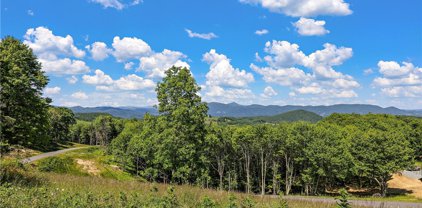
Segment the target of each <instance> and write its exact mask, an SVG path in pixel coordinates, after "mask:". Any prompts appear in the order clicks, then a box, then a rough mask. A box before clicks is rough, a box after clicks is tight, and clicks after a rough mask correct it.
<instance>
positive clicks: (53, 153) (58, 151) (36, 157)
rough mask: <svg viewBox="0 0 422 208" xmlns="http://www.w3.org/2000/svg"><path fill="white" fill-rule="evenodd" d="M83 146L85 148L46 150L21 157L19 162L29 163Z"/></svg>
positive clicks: (75, 148)
mask: <svg viewBox="0 0 422 208" xmlns="http://www.w3.org/2000/svg"><path fill="white" fill-rule="evenodd" d="M83 148H87V147H74V148H69V149H62V150H57V151H54V152H46V153H42V154H39V155H35V156H32V157H28V158H25V159H22V160H21V162H22V163H23V164H25V163H31V162H34V161H36V160H40V159H43V158H46V157H51V156H55V155H58V154H62V153H65V152H69V151H72V150H77V149H83Z"/></svg>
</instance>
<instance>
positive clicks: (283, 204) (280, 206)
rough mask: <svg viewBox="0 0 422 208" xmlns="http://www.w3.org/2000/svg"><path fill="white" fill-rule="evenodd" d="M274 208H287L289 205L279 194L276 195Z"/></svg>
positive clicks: (281, 194)
mask: <svg viewBox="0 0 422 208" xmlns="http://www.w3.org/2000/svg"><path fill="white" fill-rule="evenodd" d="M276 208H289V204H288V203H287V200H286V199H284V198H283V193H282V192H280V194H279V195H278V203H277V205H276Z"/></svg>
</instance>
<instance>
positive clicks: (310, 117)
mask: <svg viewBox="0 0 422 208" xmlns="http://www.w3.org/2000/svg"><path fill="white" fill-rule="evenodd" d="M321 119H322V116H320V115H318V114H316V113H312V112H309V111H305V110H294V111H289V112H286V113H281V114H278V115H275V116H254V117H239V118H236V117H217V121H218V123H221V124H229V125H239V124H262V123H279V122H283V121H286V122H293V121H308V122H311V123H315V122H318V121H319V120H321Z"/></svg>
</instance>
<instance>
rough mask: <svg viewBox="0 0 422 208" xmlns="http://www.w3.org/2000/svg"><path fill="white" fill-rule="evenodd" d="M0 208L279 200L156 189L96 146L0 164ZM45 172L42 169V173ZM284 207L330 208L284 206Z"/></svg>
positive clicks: (276, 201)
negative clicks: (125, 169) (23, 164)
mask: <svg viewBox="0 0 422 208" xmlns="http://www.w3.org/2000/svg"><path fill="white" fill-rule="evenodd" d="M0 165H1V171H0V173H1V174H0V176H1V177H0V179H2V180H4V179H8V181H9V182H7V183H4V181H0V184H1V185H0V207H19V208H25V207H163V208H166V207H169V208H170V207H234V206H233V205H236V207H282V206H281V204H282V203H283V202H285V200H284V199H282V198H279V197H274V196H265V197H260V196H252V195H246V194H242V193H235V192H232V193H229V192H226V191H216V190H212V189H206V188H201V187H197V186H194V185H193V186H189V185H177V184H172V185H169V184H157V183H150V182H145V181H144V180H143V179H142V178H140V177H133V176H130V175H128V174H127V173H125V172H124V171H122V170H120V169H119V167H117V166H115V165H114V163H113V159H112V158H111V157H110V156H107V155H106V154H105V153H104V150H103V149H102V148H99V147H90V148H84V149H80V150H76V151H72V152H68V153H64V154H62V155H59V156H57V157H50V158H46V159H43V160H40V161H37V162H35V163H34V164H28V165H25V166H21V165H19V164H18V163H16V162H14V161H12V160H8V161H2V162H1V164H0ZM46 167H48V168H47V169H46ZM288 204H289V207H291V208H299V207H310V208H322V207H335V206H334V204H326V203H321V202H305V201H293V200H289V201H288Z"/></svg>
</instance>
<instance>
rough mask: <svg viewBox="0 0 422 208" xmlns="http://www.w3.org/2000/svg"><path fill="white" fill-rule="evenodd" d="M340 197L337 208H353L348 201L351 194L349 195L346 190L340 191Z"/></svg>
mask: <svg viewBox="0 0 422 208" xmlns="http://www.w3.org/2000/svg"><path fill="white" fill-rule="evenodd" d="M339 193H340V197H339V198H337V199H338V200H339V201H338V202H337V208H351V206H350V203H349V201H348V199H349V194H348V193H347V191H346V189H344V188H343V189H340V192H339Z"/></svg>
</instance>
